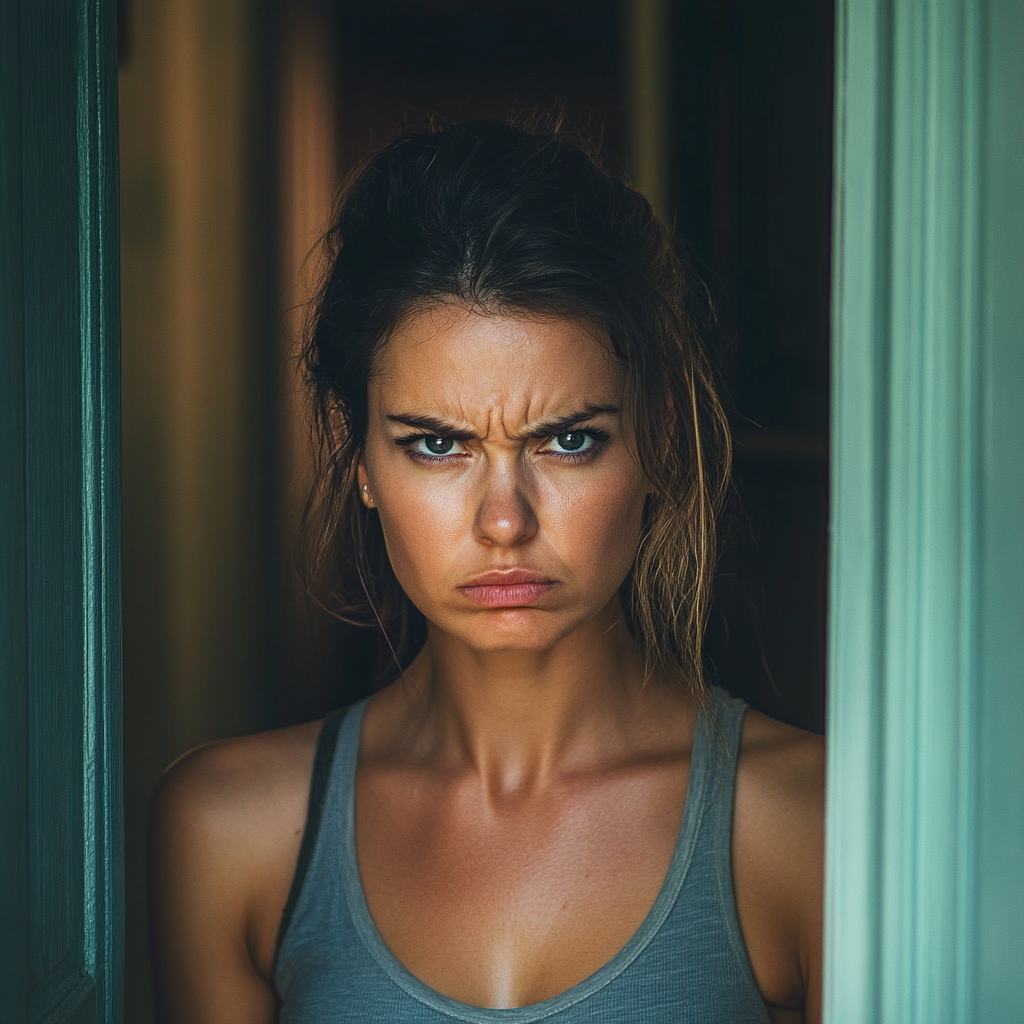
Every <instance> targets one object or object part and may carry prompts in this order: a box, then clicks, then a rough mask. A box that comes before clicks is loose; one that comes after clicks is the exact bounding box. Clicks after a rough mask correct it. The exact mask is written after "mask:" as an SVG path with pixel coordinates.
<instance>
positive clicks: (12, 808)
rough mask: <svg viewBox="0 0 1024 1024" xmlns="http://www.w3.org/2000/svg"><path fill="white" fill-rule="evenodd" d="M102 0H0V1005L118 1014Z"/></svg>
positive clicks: (112, 310) (65, 1021)
mask: <svg viewBox="0 0 1024 1024" xmlns="http://www.w3.org/2000/svg"><path fill="white" fill-rule="evenodd" d="M116 103H117V67H116V55H115V6H114V3H113V0H4V2H3V3H0V908H2V909H0V1022H4V1024H7V1022H10V1024H42V1022H49V1021H53V1022H57V1021H60V1022H62V1024H92V1022H100V1021H102V1022H104V1024H114V1022H117V1021H120V1020H121V1019H122V1016H123V1010H122V999H121V992H122V976H121V965H122V961H123V938H122V829H121V563H120V543H121V537H120V501H121V492H120V472H121V466H120V365H119V359H118V245H117V180H118V179H117V107H116Z"/></svg>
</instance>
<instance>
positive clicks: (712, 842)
mask: <svg viewBox="0 0 1024 1024" xmlns="http://www.w3.org/2000/svg"><path fill="white" fill-rule="evenodd" d="M747 710H748V705H747V703H746V702H745V701H743V700H741V699H740V698H738V697H730V696H729V694H728V693H726V692H725V691H724V690H722V689H719V688H717V687H716V688H714V689H713V690H712V692H711V701H710V703H709V705H708V707H707V711H706V713H705V714H703V715H702V718H703V720H704V728H703V734H702V740H703V742H704V744H705V747H704V753H703V757H701V758H700V760H702V761H703V762H704V764H705V765H706V773H707V778H706V792H707V798H706V806H705V820H704V822H703V828H702V830H701V831H702V836H701V839H700V841H699V845H700V846H701V847H702V848H703V852H702V854H701V855H700V856H699V857H698V859H699V860H700V861H701V862H702V863H703V864H704V865H705V866H706V869H708V874H707V875H706V876H705V877H706V879H707V883H706V884H708V885H709V886H713V888H714V889H715V890H716V891H717V904H718V914H719V915H720V916H719V921H720V924H719V928H720V929H721V933H722V939H723V940H724V941H725V942H727V943H728V945H729V946H731V947H732V951H733V955H734V956H735V960H736V963H737V965H738V967H739V975H740V977H739V978H738V979H736V980H738V981H741V982H742V983H744V984H745V987H746V988H747V990H748V991H749V994H750V1001H751V1003H752V1004H753V1003H756V1002H757V1001H759V1000H760V998H761V994H760V990H759V989H758V987H757V981H756V979H755V977H754V971H753V966H752V964H751V963H750V957H749V954H748V953H747V946H746V942H745V941H744V939H743V931H742V929H741V928H740V921H739V915H738V913H737V910H736V894H735V890H734V888H733V878H732V833H733V810H734V806H735V800H736V767H737V763H738V761H739V753H740V742H741V738H742V732H743V718H744V715H745V714H746V712H747ZM694 754H695V760H696V759H697V751H696V743H695V751H694ZM712 880H713V881H712Z"/></svg>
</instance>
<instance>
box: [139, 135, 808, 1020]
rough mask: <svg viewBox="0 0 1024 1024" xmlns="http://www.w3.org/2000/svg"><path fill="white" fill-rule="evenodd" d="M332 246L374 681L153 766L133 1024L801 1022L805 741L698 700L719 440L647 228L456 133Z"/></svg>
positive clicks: (346, 536) (337, 398) (546, 169)
mask: <svg viewBox="0 0 1024 1024" xmlns="http://www.w3.org/2000/svg"><path fill="white" fill-rule="evenodd" d="M326 253H327V256H328V258H329V271H328V273H327V275H326V279H325V282H324V284H323V286H322V289H321V291H320V294H319V297H318V300H317V302H316V305H315V312H314V315H313V318H312V321H311V330H310V332H309V336H308V343H307V346H306V351H305V367H306V371H307V375H308V381H309V384H310V388H311V393H312V396H313V398H314V400H315V408H316V411H317V413H318V421H319V425H320V431H319V437H320V441H321V450H320V474H319V483H318V492H317V493H318V495H319V506H318V507H319V510H320V513H321V519H322V522H323V523H324V524H325V532H324V535H323V540H322V543H321V544H320V545H319V558H318V562H319V564H320V565H321V567H322V566H323V564H324V563H325V562H326V561H327V560H328V559H332V560H333V566H332V570H333V572H334V575H335V576H336V577H337V578H338V579H340V581H341V582H340V584H339V587H338V598H339V609H340V612H341V613H342V614H345V615H347V616H349V617H353V616H358V615H360V614H361V615H363V616H364V617H366V618H369V619H371V620H372V621H374V622H376V623H377V626H378V628H379V629H381V630H382V631H383V633H384V635H385V636H386V637H387V640H388V644H389V645H390V649H391V651H392V662H391V664H390V667H389V670H388V672H387V678H386V679H385V681H387V682H388V685H386V686H383V687H382V688H380V689H378V690H377V692H375V693H374V694H373V696H372V697H371V698H369V700H366V701H361V702H359V703H357V704H355V705H354V706H353V707H351V708H349V709H347V710H343V711H341V712H337V713H335V714H333V715H330V716H328V718H327V719H326V720H324V721H323V722H313V723H310V724H308V725H303V726H298V727H295V728H289V729H282V730H278V731H275V732H269V733H264V734H261V735H258V736H251V737H246V738H242V739H232V740H226V741H223V742H220V743H215V744H211V745H208V746H205V747H202V748H200V749H198V750H195V751H193V752H192V753H190V754H188V755H186V756H185V757H184V758H182V759H181V760H180V761H178V762H177V763H176V764H175V765H174V766H173V767H172V768H171V769H169V770H168V772H167V773H166V775H165V777H164V779H163V781H162V783H161V786H160V788H159V792H158V794H157V796H156V798H155V802H154V809H153V820H152V836H151V871H152V910H153V921H154V949H155V960H156V975H157V1001H158V1005H159V1016H160V1019H161V1020H162V1021H165V1022H168V1024H171V1022H173V1024H185V1022H189V1024H206V1022H211V1024H212V1022H229V1021H230V1022H233V1024H257V1022H260V1024H262V1022H270V1021H275V1020H279V1021H282V1022H286V1024H328V1022H330V1024H340V1022H346V1021H349V1022H353V1024H367V1022H373V1021H380V1022H391V1024H412V1022H416V1024H420V1022H422V1024H428V1022H429V1024H444V1022H447V1024H451V1022H453V1021H470V1022H494V1024H499V1022H508V1024H526V1022H533V1021H545V1022H551V1024H570V1022H573V1024H575V1022H584V1021H587V1022H591V1021H592V1022H602V1024H614V1022H621V1024H635V1022H653V1024H662V1022H664V1024H668V1022H673V1024H679V1022H692V1024H743V1022H760V1024H764V1022H768V1021H775V1022H782V1021H785V1022H797V1021H807V1022H817V1021H819V1020H820V1012H821V1011H820V999H821V997H820V991H821V980H820V978H821V930H822V924H821V919H822V906H821V903H822V845H823V843H822V818H823V795H822V792H823V790H822V776H823V768H822V765H823V755H822V745H821V742H820V740H819V739H818V738H816V737H813V736H811V735H808V734H805V733H802V732H800V731H798V730H795V729H792V728H789V727H787V726H785V725H781V724H779V723H777V722H774V721H771V720H769V719H767V718H765V717H763V716H761V715H759V714H756V713H754V712H752V711H747V712H746V713H744V712H745V706H744V705H743V704H742V703H741V702H739V701H735V700H730V699H729V698H728V697H727V696H726V695H725V694H724V693H722V692H721V691H719V690H714V689H708V688H707V687H706V686H705V685H704V683H703V681H702V671H701V636H702V632H703V629H704V624H705V620H706V616H707V608H708V598H709V591H710V581H711V578H712V573H713V562H714V554H715V516H716V512H717V511H718V507H719V505H720V499H721V496H722V494H723V490H724V487H725V483H726V480H727V477H728V472H729V441H728V433H727V428H726V425H725V421H724V418H723V415H722V411H721V407H720V405H719V403H718V401H717V399H716V397H715V394H714V392H713V390H712V385H711V383H710V378H709V373H708V369H707V363H706V359H705V356H704V353H703V349H702V342H701V331H700V318H699V317H698V316H697V315H696V314H695V312H694V310H696V309H698V308H699V303H698V302H697V301H696V296H695V293H696V292H697V289H698V287H699V286H697V285H696V284H695V283H694V282H693V281H692V280H691V279H690V277H689V276H688V273H687V271H686V269H685V267H683V266H681V265H680V263H679V261H678V260H677V259H676V258H675V256H674V255H673V252H672V249H671V247H670V244H669V239H668V236H667V233H666V231H665V229H664V228H663V226H662V225H661V224H660V223H659V222H658V221H657V219H656V218H655V217H654V216H653V214H652V212H651V209H650V207H649V205H648V204H647V202H646V201H645V200H644V199H643V198H642V197H641V196H640V195H638V194H637V193H636V192H634V191H632V190H631V189H630V188H628V187H627V186H626V185H624V184H623V183H622V182H620V181H618V180H616V179H615V178H613V177H611V176H609V175H607V174H605V173H604V172H602V171H601V170H600V169H599V168H598V167H597V166H595V164H594V163H593V162H592V161H591V160H590V159H589V158H588V157H587V156H586V155H584V153H583V151H582V150H581V148H579V147H578V146H577V145H575V144H574V143H573V142H572V141H571V140H569V139H567V138H565V137H562V136H561V135H560V134H558V133H557V132H554V133H550V134H531V133H527V132H524V131H521V130H518V129H516V128H513V127H510V126H508V125H504V124H496V123H474V124H463V125H457V126H455V127H452V128H449V129H446V130H444V131H439V132H424V133H408V134H406V135H404V136H403V137H401V138H399V139H398V140H397V141H396V142H395V143H393V144H392V145H391V146H389V147H388V148H387V149H385V150H384V151H383V152H382V153H381V154H380V155H378V156H377V157H376V158H375V159H374V160H373V161H372V162H371V163H370V164H369V165H368V166H367V167H366V169H365V170H364V171H363V172H362V173H361V174H360V175H359V176H358V177H357V179H356V180H355V181H354V182H353V183H352V184H351V185H350V186H349V188H348V190H347V192H346V194H345V195H344V197H343V201H342V203H341V206H340V212H339V216H338V219H337V223H336V225H335V227H334V228H333V230H332V232H331V233H330V235H329V236H328V238H327V242H326Z"/></svg>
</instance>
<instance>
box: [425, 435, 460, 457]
mask: <svg viewBox="0 0 1024 1024" xmlns="http://www.w3.org/2000/svg"><path fill="white" fill-rule="evenodd" d="M423 447H424V448H426V450H427V451H428V452H430V454H431V455H447V454H448V453H449V452H450V451H451V450H452V448H454V447H455V442H454V441H453V440H452V439H451V438H450V437H425V438H423Z"/></svg>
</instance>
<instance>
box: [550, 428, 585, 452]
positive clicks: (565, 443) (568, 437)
mask: <svg viewBox="0 0 1024 1024" xmlns="http://www.w3.org/2000/svg"><path fill="white" fill-rule="evenodd" d="M551 443H552V444H554V445H556V446H557V447H556V448H555V451H562V452H581V451H586V450H587V449H588V448H592V447H593V445H594V439H593V437H591V436H590V435H589V434H585V433H584V432H583V431H582V430H569V431H567V432H566V433H564V434H556V435H555V436H554V437H553V438H552V439H551Z"/></svg>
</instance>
